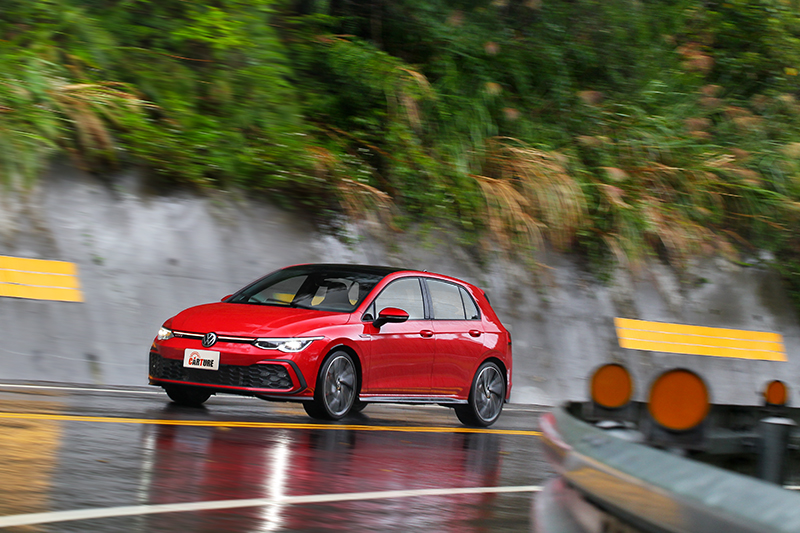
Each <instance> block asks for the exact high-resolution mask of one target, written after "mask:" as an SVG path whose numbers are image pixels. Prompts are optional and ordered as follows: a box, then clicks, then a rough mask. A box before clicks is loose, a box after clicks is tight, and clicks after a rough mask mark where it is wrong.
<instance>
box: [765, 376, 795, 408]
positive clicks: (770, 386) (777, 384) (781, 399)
mask: <svg viewBox="0 0 800 533" xmlns="http://www.w3.org/2000/svg"><path fill="white" fill-rule="evenodd" d="M788 399H789V391H788V390H787V389H786V384H785V383H784V382H783V381H780V380H777V379H776V380H775V381H770V382H769V383H767V387H766V388H765V389H764V400H766V402H767V404H768V405H786V401H787V400H788Z"/></svg>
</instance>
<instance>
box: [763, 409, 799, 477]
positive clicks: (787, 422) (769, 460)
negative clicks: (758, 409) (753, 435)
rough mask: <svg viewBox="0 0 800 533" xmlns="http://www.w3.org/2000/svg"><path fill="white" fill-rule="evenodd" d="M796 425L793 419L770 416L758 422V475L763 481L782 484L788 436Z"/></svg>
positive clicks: (787, 452) (787, 451)
mask: <svg viewBox="0 0 800 533" xmlns="http://www.w3.org/2000/svg"><path fill="white" fill-rule="evenodd" d="M796 426H797V424H796V423H795V422H794V420H791V419H789V418H782V417H777V416H771V417H769V418H764V419H762V420H761V421H759V423H758V433H759V435H760V436H761V443H760V445H759V450H758V452H759V453H758V477H759V478H761V479H763V480H764V481H769V482H771V483H777V484H778V485H783V482H784V480H785V477H786V476H785V474H786V472H785V470H786V469H785V466H786V457H787V456H788V454H789V436H790V435H791V433H792V430H793V429H794V428H795V427H796Z"/></svg>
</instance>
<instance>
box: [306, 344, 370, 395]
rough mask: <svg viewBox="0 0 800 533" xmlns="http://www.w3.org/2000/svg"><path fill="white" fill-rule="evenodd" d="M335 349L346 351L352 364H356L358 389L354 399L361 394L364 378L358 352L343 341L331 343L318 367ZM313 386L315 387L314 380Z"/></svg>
mask: <svg viewBox="0 0 800 533" xmlns="http://www.w3.org/2000/svg"><path fill="white" fill-rule="evenodd" d="M337 351H342V352H346V353H347V354H348V355H349V356H350V357H351V358H352V359H353V364H355V365H356V373H357V374H358V390H357V391H356V399H358V395H359V394H361V386H362V384H363V380H364V372H363V369H362V368H361V358H360V357H359V356H358V352H356V350H355V349H354V348H353V347H352V346H348V345H347V344H344V343H339V344H333V345H331V346H330V347H329V348H328V351H327V352H326V353H325V357H323V358H322V362H321V363H320V368H322V365H323V364H324V362H325V360H326V359H327V358H328V357H330V355H331V354H332V353H333V352H337ZM314 387H315V388H316V380H315V384H314Z"/></svg>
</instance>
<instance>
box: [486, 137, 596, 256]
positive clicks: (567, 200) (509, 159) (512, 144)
mask: <svg viewBox="0 0 800 533" xmlns="http://www.w3.org/2000/svg"><path fill="white" fill-rule="evenodd" d="M566 163H567V161H566V158H565V157H564V156H562V155H561V154H558V153H552V152H546V151H543V150H537V149H535V148H532V147H529V146H527V145H525V144H524V143H522V142H521V141H519V140H517V139H513V138H509V137H495V138H491V139H489V140H488V141H487V143H486V154H485V161H484V165H483V173H482V175H475V176H473V177H474V178H475V180H476V181H477V182H478V185H479V186H480V188H481V192H482V193H483V197H484V199H485V200H486V216H487V220H488V224H489V228H490V230H491V232H492V234H493V235H494V236H495V237H496V238H497V239H498V241H499V242H500V243H501V245H503V247H504V248H505V249H507V250H508V249H510V248H511V246H512V245H513V244H514V243H516V242H517V241H518V240H520V239H521V240H522V241H524V242H525V243H526V244H528V245H531V246H534V247H540V246H541V245H542V244H543V242H544V240H545V238H546V239H547V240H549V241H550V242H552V243H553V244H554V245H555V246H556V247H557V248H559V249H566V248H567V247H568V246H569V245H570V244H571V243H572V241H573V240H574V237H575V232H576V231H577V229H578V227H579V226H580V225H581V224H582V222H583V220H584V217H585V215H586V202H585V199H584V197H583V192H582V191H581V189H580V187H579V185H578V183H577V181H576V180H575V179H574V178H573V177H572V176H570V174H569V173H568V171H567V169H566Z"/></svg>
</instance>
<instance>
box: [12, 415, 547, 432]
mask: <svg viewBox="0 0 800 533" xmlns="http://www.w3.org/2000/svg"><path fill="white" fill-rule="evenodd" d="M0 419H12V420H57V421H61V422H94V423H102V424H152V425H161V426H195V427H225V428H261V429H339V430H342V429H344V430H348V431H395V432H400V433H485V434H493V435H525V436H533V437H538V436H541V434H542V433H541V432H540V431H530V430H517V429H489V428H468V427H424V426H419V427H415V426H365V425H361V424H342V425H333V424H302V423H301V424H297V423H294V424H293V423H283V422H244V421H236V420H169V419H153V418H123V417H112V416H83V415H52V414H43V413H0Z"/></svg>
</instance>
